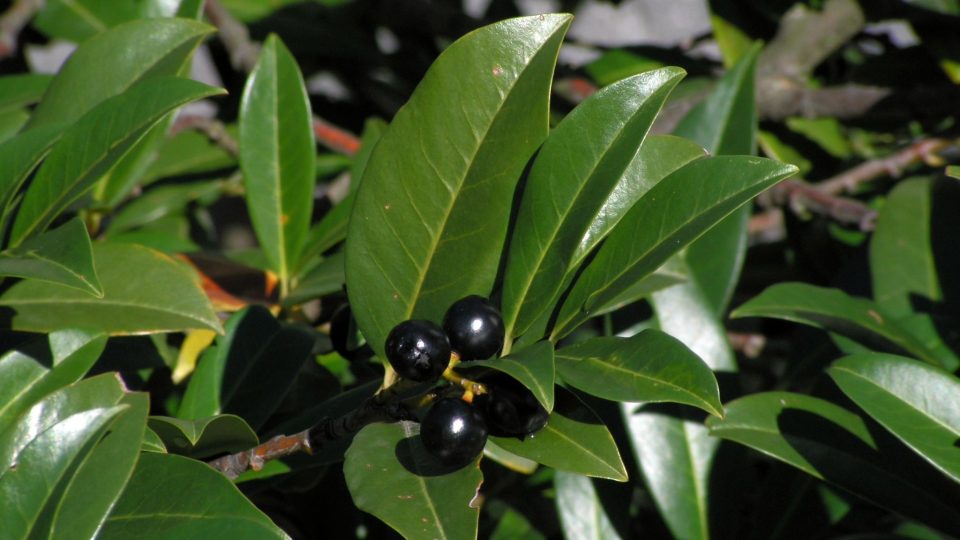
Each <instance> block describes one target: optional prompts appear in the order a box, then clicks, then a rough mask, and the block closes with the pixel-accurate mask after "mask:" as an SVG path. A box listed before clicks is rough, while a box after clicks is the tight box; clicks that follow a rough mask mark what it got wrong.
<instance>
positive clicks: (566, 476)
mask: <svg viewBox="0 0 960 540" xmlns="http://www.w3.org/2000/svg"><path fill="white" fill-rule="evenodd" d="M553 486H554V489H556V490H557V514H558V515H559V517H560V524H561V525H562V526H563V534H564V536H565V537H566V538H570V539H574V538H576V539H577V540H581V539H582V540H590V539H596V540H613V539H617V540H619V538H620V535H619V534H617V531H616V529H614V528H613V524H612V523H610V518H609V517H607V513H606V512H604V510H603V504H602V503H601V502H600V499H599V498H598V497H597V490H595V489H594V488H593V483H592V482H591V481H590V479H589V478H587V477H585V476H581V475H579V474H571V473H568V472H563V471H557V474H556V475H555V476H554V477H553Z"/></svg>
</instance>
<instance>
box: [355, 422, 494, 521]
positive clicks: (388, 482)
mask: <svg viewBox="0 0 960 540" xmlns="http://www.w3.org/2000/svg"><path fill="white" fill-rule="evenodd" d="M419 433H420V427H419V425H418V424H415V423H413V422H398V423H395V424H370V425H368V426H366V427H365V428H363V429H362V430H361V431H360V433H358V434H357V436H356V437H354V439H353V444H351V445H350V449H349V450H347V459H346V461H345V462H344V464H343V474H344V476H346V480H347V487H348V488H349V489H350V495H351V496H352V497H353V502H354V504H356V505H357V508H359V509H361V510H363V511H365V512H370V513H371V514H373V515H374V516H376V517H378V518H379V519H381V520H383V521H384V522H385V523H387V524H388V525H390V526H391V527H393V528H394V529H395V530H396V531H397V532H399V533H400V534H402V535H403V536H404V537H406V538H437V539H447V538H450V539H459V538H475V537H476V536H477V521H478V519H479V517H480V505H479V504H478V502H479V501H478V500H477V491H478V490H479V488H480V483H481V482H482V481H483V476H482V475H481V474H480V468H479V467H478V466H477V465H476V464H471V465H467V466H465V467H463V468H461V469H459V470H455V471H451V470H450V469H449V468H444V467H443V466H442V465H440V463H439V461H437V460H436V458H434V457H432V456H431V455H430V454H429V453H428V452H427V450H426V449H425V448H424V447H423V443H422V442H421V440H420V437H419Z"/></svg>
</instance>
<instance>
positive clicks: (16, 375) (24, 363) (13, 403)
mask: <svg viewBox="0 0 960 540" xmlns="http://www.w3.org/2000/svg"><path fill="white" fill-rule="evenodd" d="M106 343H107V339H106V337H104V336H102V335H99V334H96V333H87V332H81V331H77V330H58V331H56V332H53V333H51V334H50V335H49V336H47V337H46V338H44V339H39V340H37V341H34V342H31V343H29V344H27V345H25V346H23V347H19V348H16V349H12V350H10V351H9V352H7V353H6V354H4V355H3V356H2V357H0V436H2V434H4V433H5V432H6V431H7V430H8V429H9V428H10V427H11V426H12V425H13V422H14V421H15V420H16V419H17V417H19V416H20V415H21V414H22V413H23V412H24V411H26V410H27V409H28V408H30V407H31V406H33V404H34V403H35V402H36V401H38V400H39V399H41V398H43V397H44V396H46V395H47V394H50V393H51V392H54V391H55V390H58V389H59V388H62V387H63V386H66V385H68V384H71V383H74V382H76V381H79V380H80V379H81V378H82V377H83V376H84V375H85V374H86V373H87V371H88V370H89V369H90V368H91V367H92V366H93V363H94V362H96V360H97V358H99V357H100V353H101V352H103V348H104V347H105V346H106ZM0 453H2V452H0Z"/></svg>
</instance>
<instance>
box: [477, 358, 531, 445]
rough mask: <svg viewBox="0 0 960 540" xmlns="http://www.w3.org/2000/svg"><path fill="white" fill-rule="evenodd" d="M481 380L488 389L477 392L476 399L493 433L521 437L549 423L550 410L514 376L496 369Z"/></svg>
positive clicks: (501, 435)
mask: <svg viewBox="0 0 960 540" xmlns="http://www.w3.org/2000/svg"><path fill="white" fill-rule="evenodd" d="M481 382H482V383H483V385H484V386H485V387H486V388H487V393H486V394H481V395H479V396H476V397H475V398H474V399H473V401H474V403H475V404H476V406H477V407H478V408H479V409H480V410H481V411H482V412H483V416H484V418H486V420H487V427H488V428H489V430H490V434H491V435H493V436H496V437H519V438H521V439H522V438H524V437H528V436H530V435H533V434H534V433H536V432H538V431H540V430H541V429H543V426H545V425H547V416H549V414H548V413H547V410H546V409H544V408H543V406H542V405H540V402H539V401H537V398H535V397H534V396H533V393H532V392H530V390H527V388H526V387H525V386H523V385H522V384H520V382H518V381H517V380H516V379H514V378H513V377H510V376H509V375H507V374H505V373H494V374H492V375H489V376H487V377H484V378H482V379H481Z"/></svg>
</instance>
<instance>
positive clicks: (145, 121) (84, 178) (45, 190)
mask: <svg viewBox="0 0 960 540" xmlns="http://www.w3.org/2000/svg"><path fill="white" fill-rule="evenodd" d="M222 93H223V90H220V89H217V88H213V87H210V86H207V85H205V84H201V83H198V82H196V81H192V80H190V79H177V78H153V79H147V80H146V81H143V82H141V83H139V84H137V85H135V86H133V87H132V88H130V89H129V90H127V91H126V92H124V93H123V94H121V95H119V96H116V97H113V98H110V99H108V100H106V101H104V102H102V103H100V104H99V105H97V106H96V107H94V108H93V109H92V110H91V111H90V112H89V113H87V114H86V115H84V117H83V118H81V119H80V120H79V121H77V123H76V124H74V125H73V126H72V127H71V128H70V129H68V130H67V131H66V132H65V133H64V135H63V137H62V138H61V139H60V141H59V142H58V143H57V144H56V146H54V148H53V150H52V151H51V153H50V156H49V157H48V158H47V160H46V161H45V162H44V163H43V165H42V166H41V167H40V170H39V171H37V174H36V176H35V177H34V179H33V181H32V182H31V184H30V187H29V188H27V192H26V194H25V195H24V197H23V202H22V203H21V205H20V210H19V212H18V213H17V219H16V221H14V224H13V231H12V232H11V238H10V243H11V245H13V246H16V245H18V244H19V243H20V242H22V241H23V240H24V239H26V238H27V237H28V236H30V235H33V234H37V233H39V232H41V231H42V230H43V229H44V228H46V227H47V226H48V225H49V224H50V223H51V222H52V221H53V219H54V218H56V217H57V215H59V214H60V212H62V211H63V210H65V209H66V208H67V207H68V206H69V205H70V204H71V203H73V202H74V201H75V200H77V199H78V198H79V197H80V196H81V195H83V193H84V192H85V191H87V190H88V189H90V188H91V187H92V186H93V184H94V182H96V181H97V179H99V178H100V176H101V175H102V174H103V173H105V172H106V171H107V169H109V167H110V166H112V165H113V164H114V163H116V162H117V160H118V159H120V158H121V157H122V156H123V155H124V153H126V151H127V150H129V149H130V147H131V146H132V145H133V144H135V143H136V141H137V140H139V138H140V137H141V136H143V134H144V133H146V131H147V130H148V129H149V128H150V127H151V126H153V125H154V124H156V123H157V122H159V121H160V120H161V119H162V118H163V116H164V115H165V114H166V113H168V112H170V111H172V110H173V109H175V108H177V107H179V106H181V105H183V104H185V103H189V102H191V101H194V100H197V99H200V98H203V97H207V96H212V95H216V94H222Z"/></svg>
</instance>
